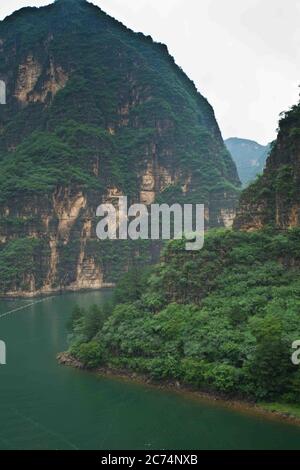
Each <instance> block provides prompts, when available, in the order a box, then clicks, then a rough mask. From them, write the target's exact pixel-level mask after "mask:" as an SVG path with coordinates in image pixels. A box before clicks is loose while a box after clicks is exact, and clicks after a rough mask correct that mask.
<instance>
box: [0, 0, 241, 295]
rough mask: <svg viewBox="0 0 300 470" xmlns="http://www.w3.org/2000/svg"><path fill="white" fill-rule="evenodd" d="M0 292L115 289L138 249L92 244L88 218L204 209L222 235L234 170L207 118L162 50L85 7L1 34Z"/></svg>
mask: <svg viewBox="0 0 300 470" xmlns="http://www.w3.org/2000/svg"><path fill="white" fill-rule="evenodd" d="M0 79H2V80H4V81H5V82H6V86H7V104H6V105H5V106H4V105H3V106H1V107H0V214H1V220H0V262H1V272H0V292H1V293H2V294H9V295H24V294H25V295H30V296H31V295H36V294H39V293H47V292H54V291H59V290H64V289H70V290H75V289H80V288H98V287H102V286H105V285H110V283H112V282H114V281H115V280H116V278H117V277H118V275H119V273H120V272H122V271H124V270H126V269H128V267H129V266H130V262H131V260H132V259H133V258H135V259H137V258H138V255H142V256H143V260H144V262H147V261H150V260H151V256H152V254H151V253H152V251H151V249H150V248H149V247H143V246H142V247H141V246H140V245H139V244H138V243H137V242H134V245H132V244H130V243H127V242H126V243H125V242H124V243H121V242H120V243H116V242H110V241H108V242H99V241H98V240H97V238H96V232H95V229H96V217H95V214H96V207H97V206H98V205H99V204H100V203H103V202H110V201H114V200H115V198H116V196H120V195H126V196H128V197H129V199H130V201H129V202H138V201H141V202H144V203H146V204H150V203H152V202H153V201H156V200H158V199H159V201H174V200H175V201H176V202H197V203H205V204H206V208H207V210H206V223H207V227H217V226H221V227H222V226H230V225H231V224H232V221H233V217H234V214H235V207H236V203H237V199H238V193H239V185H240V182H239V178H238V175H237V171H236V167H235V165H234V163H233V161H232V159H231V156H230V155H229V153H228V151H227V150H226V147H225V145H224V143H223V140H222V137H221V133H220V130H219V127H218V124H217V122H216V119H215V116H214V112H213V109H212V107H211V106H210V105H209V103H208V102H207V100H206V99H205V98H204V97H203V96H202V95H201V94H200V93H198V92H197V90H196V88H195V86H194V84H193V83H192V82H191V81H190V80H189V79H188V77H187V76H186V75H185V74H184V72H183V71H182V70H181V69H180V68H179V67H178V66H177V65H176V64H175V62H174V60H173V58H172V57H171V56H170V55H169V53H168V50H167V47H166V46H164V45H163V44H156V43H154V42H153V41H152V39H151V38H150V37H149V36H144V35H143V34H140V33H139V34H136V33H133V32H132V31H131V30H129V29H128V28H126V27H125V26H123V25H122V24H121V23H119V22H118V21H116V20H114V19H112V18H111V17H109V16H108V15H106V14H105V13H104V12H103V11H101V10H100V9H99V8H98V7H96V6H93V5H92V4H89V3H87V2H85V1H84V0H57V1H56V2H55V3H54V4H52V5H49V6H47V7H43V8H39V9H38V8H23V9H22V10H20V11H18V12H16V13H14V14H13V15H12V16H10V17H8V18H6V19H5V20H4V21H2V22H1V23H0Z"/></svg>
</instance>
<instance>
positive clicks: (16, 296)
mask: <svg viewBox="0 0 300 470" xmlns="http://www.w3.org/2000/svg"><path fill="white" fill-rule="evenodd" d="M114 288H115V284H109V283H107V284H103V286H102V287H91V288H89V289H88V288H86V287H84V288H81V289H58V290H51V291H49V292H42V291H36V292H34V293H28V294H26V293H16V294H13V293H7V294H0V300H31V299H42V298H45V297H49V298H50V297H58V296H61V295H64V294H78V293H81V294H84V293H88V292H98V291H103V290H111V289H114Z"/></svg>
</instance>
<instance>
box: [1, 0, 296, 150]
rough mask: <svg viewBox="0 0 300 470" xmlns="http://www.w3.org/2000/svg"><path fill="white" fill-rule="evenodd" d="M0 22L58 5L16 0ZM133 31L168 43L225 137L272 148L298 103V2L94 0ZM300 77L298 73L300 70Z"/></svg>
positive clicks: (5, 6) (4, 10)
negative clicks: (283, 118)
mask: <svg viewBox="0 0 300 470" xmlns="http://www.w3.org/2000/svg"><path fill="white" fill-rule="evenodd" d="M3 3H4V2H3V1H1V4H0V18H4V17H5V16H7V15H8V14H10V13H12V12H13V11H14V10H16V9H19V8H21V7H23V6H28V5H34V6H42V5H46V4H48V3H52V2H51V0H46V1H43V0H9V1H7V2H6V1H5V4H3ZM92 3H94V4H97V5H99V6H100V7H102V9H103V10H105V11H106V12H107V13H109V14H110V15H111V16H113V17H115V18H117V19H118V20H120V21H122V22H123V23H124V24H126V25H127V26H128V27H130V28H132V29H133V30H134V31H142V32H143V33H145V34H149V35H151V36H152V37H153V39H154V40H156V41H160V42H163V43H165V44H167V46H168V48H169V51H170V53H171V54H172V55H173V56H174V57H175V60H176V62H177V64H179V65H180V66H181V67H182V68H183V69H184V71H185V72H186V73H187V74H188V75H189V77H190V78H191V79H192V80H193V81H194V82H195V84H196V86H197V88H198V89H199V91H200V92H201V93H202V94H203V95H204V96H205V97H206V98H208V100H209V102H210V103H211V104H212V106H213V107H214V110H215V113H216V117H217V120H218V122H219V125H220V127H221V131H222V134H223V137H224V138H227V137H232V136H237V137H244V138H249V139H254V140H257V141H258V142H260V143H262V144H265V143H267V142H269V141H271V140H273V139H274V138H275V136H276V128H277V123H278V115H279V113H280V112H281V111H284V110H287V109H288V108H289V107H290V106H291V105H293V104H295V103H296V102H298V95H299V90H298V85H299V84H300V76H299V69H300V47H299V46H300V27H299V24H300V1H299V0H288V1H286V2H284V1H283V0H93V2H92ZM297 72H298V73H297Z"/></svg>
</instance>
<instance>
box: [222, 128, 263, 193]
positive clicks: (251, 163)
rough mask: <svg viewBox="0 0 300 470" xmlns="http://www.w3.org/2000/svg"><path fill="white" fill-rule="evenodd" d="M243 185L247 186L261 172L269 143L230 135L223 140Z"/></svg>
mask: <svg viewBox="0 0 300 470" xmlns="http://www.w3.org/2000/svg"><path fill="white" fill-rule="evenodd" d="M225 145H226V147H227V149H228V151H229V152H230V154H231V156H232V158H233V160H234V162H235V164H236V167H237V170H238V174H239V177H240V180H241V182H242V184H243V186H247V185H248V184H249V183H250V182H251V181H253V180H254V179H255V177H256V176H257V175H259V174H261V173H262V172H263V169H264V167H265V164H266V160H267V157H268V154H269V152H270V150H271V146H270V144H269V145H260V144H258V143H257V142H255V141H254V140H249V139H240V138H238V137H232V138H230V139H226V140H225Z"/></svg>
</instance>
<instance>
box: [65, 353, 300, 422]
mask: <svg viewBox="0 0 300 470" xmlns="http://www.w3.org/2000/svg"><path fill="white" fill-rule="evenodd" d="M57 361H58V363H59V364H61V365H64V366H68V367H74V368H77V369H82V370H87V371H91V372H94V373H97V374H99V375H102V376H104V377H109V378H115V379H118V380H124V381H128V382H134V383H137V384H140V385H146V386H149V387H154V388H158V389H161V390H166V391H171V392H173V393H178V394H180V395H183V396H186V397H188V398H190V399H196V400H199V401H202V402H206V403H208V404H216V405H218V406H220V407H224V408H228V409H231V410H234V411H237V412H240V413H245V414H248V415H255V416H258V417H259V416H260V417H263V418H266V419H272V420H277V421H285V422H287V423H290V424H294V425H295V424H296V425H298V426H300V418H298V417H296V416H293V415H292V414H290V413H283V412H280V411H277V410H267V409H265V408H264V407H263V406H261V405H259V404H257V403H254V402H249V401H244V400H237V399H229V398H227V397H225V396H222V395H219V394H217V393H208V392H203V391H200V390H196V389H194V388H192V387H189V386H187V385H183V384H180V383H179V382H178V381H164V382H155V381H153V380H151V379H150V378H149V377H147V376H146V375H143V374H137V373H135V372H129V371H128V370H116V369H111V368H104V367H102V368H97V369H87V368H86V367H85V366H84V365H83V364H82V363H81V362H80V361H78V360H77V359H76V358H74V357H72V356H71V355H70V354H69V353H68V352H62V353H59V354H58V355H57Z"/></svg>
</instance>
